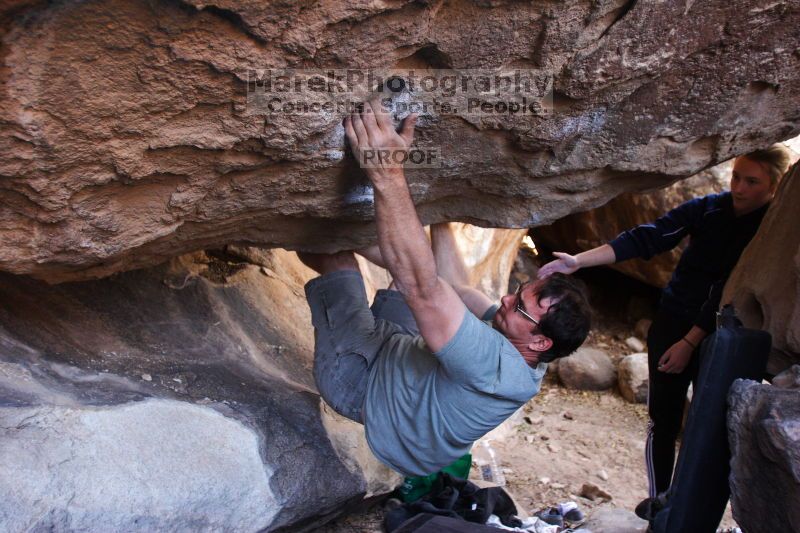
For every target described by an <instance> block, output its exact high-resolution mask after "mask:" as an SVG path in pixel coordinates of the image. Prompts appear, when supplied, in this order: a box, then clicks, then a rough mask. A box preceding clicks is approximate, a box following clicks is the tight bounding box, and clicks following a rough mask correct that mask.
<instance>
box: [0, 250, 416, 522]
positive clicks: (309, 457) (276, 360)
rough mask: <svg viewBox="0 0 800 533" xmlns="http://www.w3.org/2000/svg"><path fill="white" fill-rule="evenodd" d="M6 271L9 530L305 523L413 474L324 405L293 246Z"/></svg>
mask: <svg viewBox="0 0 800 533" xmlns="http://www.w3.org/2000/svg"><path fill="white" fill-rule="evenodd" d="M262 260H263V261H264V265H253V264H250V263H245V262H243V261H241V259H236V257H235V256H233V255H230V254H228V255H223V253H222V252H217V253H215V255H214V256H211V255H206V254H195V255H193V256H184V257H181V258H180V259H176V260H173V261H172V262H171V263H169V264H165V265H163V266H160V267H157V268H153V269H148V270H140V271H135V272H128V273H124V274H120V275H117V276H114V277H112V278H107V279H103V280H98V281H89V282H80V283H67V284H62V285H60V286H58V287H57V288H56V287H52V286H50V285H47V284H46V283H43V282H40V281H35V280H32V279H30V278H25V277H18V276H13V275H10V274H2V275H0V302H1V303H0V473H1V475H0V529H2V530H3V531H22V530H45V529H47V530H51V529H53V530H57V531H64V530H105V531H122V530H125V531H154V530H177V529H185V528H187V527H188V528H191V529H198V530H222V529H224V530H231V531H261V530H264V531H273V530H277V529H280V528H285V527H289V526H291V527H292V530H293V531H294V530H298V531H299V530H303V529H304V528H305V527H311V526H312V525H314V524H319V523H321V522H324V521H325V520H327V519H328V518H330V517H332V516H335V515H337V514H339V513H340V512H342V511H343V510H346V509H347V508H348V507H350V506H352V505H355V504H357V503H358V502H360V501H361V500H362V499H363V498H365V497H368V496H371V495H375V494H383V493H385V492H387V491H389V490H391V489H392V488H394V487H395V486H396V485H397V484H399V482H400V480H401V478H400V476H399V475H398V474H396V473H393V472H392V471H390V470H389V469H388V468H387V467H385V466H383V465H381V464H380V463H379V462H378V461H377V459H375V458H374V457H373V456H372V454H371V453H370V451H369V448H368V446H367V445H366V441H365V439H364V432H363V428H362V426H360V425H359V424H355V423H353V422H350V421H348V420H345V419H342V418H341V417H338V416H337V415H335V414H334V413H332V412H331V411H330V410H329V409H328V408H326V406H325V405H324V403H323V402H322V401H321V400H320V397H319V395H318V394H317V392H316V390H315V386H314V381H313V378H312V376H311V372H310V368H311V357H312V353H313V344H312V343H313V334H312V332H311V327H310V316H309V311H308V306H307V305H306V304H305V302H304V301H303V298H302V285H303V282H304V281H305V280H307V279H308V278H309V277H310V276H311V275H312V273H311V272H310V271H309V270H307V269H305V267H303V266H302V265H301V264H300V263H299V261H297V260H296V258H295V257H294V254H289V253H288V252H283V251H272V252H269V253H267V254H263V255H262Z"/></svg>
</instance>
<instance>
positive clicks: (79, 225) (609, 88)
mask: <svg viewBox="0 0 800 533" xmlns="http://www.w3.org/2000/svg"><path fill="white" fill-rule="evenodd" d="M0 20H2V22H3V24H2V29H0V37H1V38H2V44H0V61H2V66H0V79H2V87H3V89H2V98H1V99H0V154H1V155H0V269H2V270H5V271H10V272H13V273H27V274H32V275H35V276H36V277H38V278H42V279H47V280H49V281H51V282H58V281H64V280H74V279H83V278H89V277H98V276H105V275H108V274H111V273H114V272H118V271H123V270H129V269H132V268H137V267H142V266H147V265H153V264H156V263H159V262H162V261H163V260H164V259H166V258H169V257H174V256H177V255H179V254H182V253H185V252H189V251H194V250H200V249H207V248H213V247H218V246H221V245H224V244H230V243H239V244H259V245H264V246H267V247H270V246H290V247H298V248H305V249H315V250H319V251H323V250H327V251H332V250H334V249H342V248H346V247H353V246H354V245H364V244H366V243H367V242H368V241H371V240H372V239H374V228H373V227H372V225H371V223H370V221H371V219H372V200H371V191H370V189H369V187H368V186H366V184H365V183H364V181H363V178H362V177H361V176H360V175H359V173H358V172H356V171H355V167H354V163H353V162H352V160H351V159H349V158H346V157H345V156H344V153H345V152H344V136H343V135H344V134H343V129H342V126H341V118H342V117H341V116H340V115H338V114H336V113H333V114H307V115H284V114H280V115H279V114H271V115H267V116H264V115H260V114H253V113H249V112H248V110H247V108H246V105H245V102H246V95H247V87H248V85H247V80H248V74H250V73H252V72H254V71H255V69H268V68H284V67H290V68H331V67H338V68H356V69H358V68H366V67H375V66H380V67H382V68H386V69H388V70H389V71H392V70H396V69H407V68H417V69H427V68H439V69H454V70H456V71H458V72H461V73H464V72H466V71H467V70H468V69H476V68H482V69H500V68H505V69H509V68H537V69H545V70H547V71H549V72H551V73H552V75H553V106H552V113H550V114H548V115H546V116H530V115H527V116H523V115H515V116H509V115H483V116H475V115H466V114H461V115H440V114H437V113H436V112H435V111H432V112H430V113H427V114H425V115H423V116H422V117H421V120H420V123H419V125H418V134H417V139H418V143H419V145H420V146H423V147H434V148H435V147H441V150H442V158H441V160H442V162H443V166H442V168H438V169H435V170H414V171H411V172H409V176H408V177H409V180H410V183H411V188H412V193H413V195H414V199H415V201H416V202H417V204H418V206H419V209H420V213H421V216H422V218H423V220H424V221H426V222H431V221H437V220H464V221H470V222H476V223H479V224H482V225H492V226H504V227H531V226H537V225H540V224H545V223H549V222H552V221H554V220H556V219H558V218H561V217H563V216H565V215H567V214H569V213H573V212H578V211H583V210H586V209H589V208H592V207H595V206H597V205H600V204H603V203H605V202H606V201H608V200H609V199H610V198H612V197H614V196H617V195H618V194H620V193H623V192H630V191H640V190H645V189H652V188H654V187H657V186H661V185H664V184H667V183H670V182H672V181H674V180H676V179H679V178H683V177H686V176H689V175H692V174H694V173H696V172H698V171H700V170H702V169H703V168H706V167H708V166H711V165H714V164H716V163H718V162H720V161H723V160H726V159H728V158H730V157H731V156H733V155H737V154H740V153H744V152H747V151H750V150H752V149H754V148H756V147H760V146H763V145H765V144H769V143H771V142H775V141H778V140H782V139H786V138H789V137H792V136H794V135H796V134H797V133H798V131H800V125H799V124H798V116H800V113H799V112H800V101H798V99H797V98H796V95H797V94H798V92H800V68H798V66H799V65H800V57H799V56H798V55H797V54H796V53H795V48H796V43H797V42H798V34H797V31H798V30H797V28H798V27H800V9H798V6H797V4H796V3H793V2H769V1H766V0H734V1H730V0H724V1H723V0H711V1H707V2H635V1H629V0H610V1H606V2H586V1H582V0H581V1H579V0H572V1H569V2H530V3H519V2H510V1H506V0H500V1H496V2H488V3H487V2H483V3H478V4H475V3H469V2H467V3H465V2H445V1H443V0H432V1H425V2H420V1H412V0H390V1H387V2H365V1H361V0H339V1H335V2H328V3H325V4H324V5H319V4H314V5H313V7H312V5H311V3H310V2H307V1H304V2H281V3H277V4H275V3H263V2H253V1H247V2H233V1H230V0H214V1H212V2H208V1H206V0H203V1H199V0H185V1H182V2H166V1H155V2H144V1H127V0H105V1H103V0H95V1H88V2H59V3H49V2H39V1H34V0H12V1H11V2H5V3H3V5H2V8H0Z"/></svg>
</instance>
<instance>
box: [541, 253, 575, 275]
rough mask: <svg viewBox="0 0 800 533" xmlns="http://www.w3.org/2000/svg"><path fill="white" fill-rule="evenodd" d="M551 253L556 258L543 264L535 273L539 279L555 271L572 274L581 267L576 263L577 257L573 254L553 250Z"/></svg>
mask: <svg viewBox="0 0 800 533" xmlns="http://www.w3.org/2000/svg"><path fill="white" fill-rule="evenodd" d="M553 255H554V256H555V257H556V259H554V260H553V261H550V262H549V263H547V264H546V265H544V266H543V267H542V268H540V269H539V272H538V273H537V274H536V275H537V277H538V278H539V279H544V278H546V277H548V276H550V275H552V274H555V273H556V272H561V273H562V274H572V273H573V272H576V271H577V270H578V269H580V268H581V266H580V264H579V263H578V258H577V257H575V256H574V255H569V254H565V253H563V252H553Z"/></svg>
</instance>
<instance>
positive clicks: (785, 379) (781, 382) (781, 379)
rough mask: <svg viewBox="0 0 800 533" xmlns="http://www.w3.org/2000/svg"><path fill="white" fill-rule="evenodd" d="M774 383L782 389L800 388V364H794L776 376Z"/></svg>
mask: <svg viewBox="0 0 800 533" xmlns="http://www.w3.org/2000/svg"><path fill="white" fill-rule="evenodd" d="M772 384H773V385H775V386H776V387H780V388H781V389H800V365H792V366H791V368H787V369H786V370H784V371H783V372H781V373H780V374H778V375H777V376H775V377H774V378H773V379H772Z"/></svg>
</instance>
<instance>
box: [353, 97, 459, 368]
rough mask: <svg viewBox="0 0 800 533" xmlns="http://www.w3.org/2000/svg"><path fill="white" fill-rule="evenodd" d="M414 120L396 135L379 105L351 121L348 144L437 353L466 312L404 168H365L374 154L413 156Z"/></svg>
mask: <svg viewBox="0 0 800 533" xmlns="http://www.w3.org/2000/svg"><path fill="white" fill-rule="evenodd" d="M415 121H416V116H414V115H412V116H410V117H407V118H406V119H405V120H404V121H403V125H402V128H401V130H400V132H399V133H398V132H396V131H395V129H394V126H393V124H392V122H391V119H390V118H389V115H388V113H387V112H386V111H384V110H383V108H382V107H381V104H380V103H379V102H378V101H373V102H367V103H365V104H364V111H363V113H354V114H352V115H350V116H349V117H347V118H346V119H345V131H346V133H347V138H348V141H349V142H350V145H351V147H352V148H353V151H354V153H355V154H356V157H357V158H358V159H359V162H360V163H362V166H363V167H364V170H365V172H366V173H367V176H368V177H369V178H370V180H371V181H372V184H373V187H374V190H375V219H376V224H377V227H378V245H379V247H380V251H381V256H382V257H383V260H384V262H385V263H386V267H387V268H388V270H389V272H390V273H391V274H392V277H393V278H394V282H395V284H396V285H397V288H398V290H399V291H400V292H401V293H402V294H403V297H404V298H405V300H406V303H408V306H409V307H410V308H411V312H412V314H413V315H414V319H415V320H416V322H417V326H419V329H420V334H421V335H422V337H423V339H424V340H425V343H426V344H427V345H428V347H429V348H430V349H431V350H432V351H434V352H436V351H438V350H440V349H441V348H443V347H444V346H445V345H446V344H447V342H448V341H449V340H450V339H451V338H452V337H453V336H454V335H455V334H456V332H457V331H458V328H459V326H460V325H461V322H462V320H463V318H464V313H465V312H466V308H465V307H464V304H463V303H462V302H461V299H460V298H459V297H458V294H457V293H456V292H455V290H453V288H452V287H451V286H450V285H449V284H448V283H447V282H445V281H444V280H443V279H441V278H440V277H439V275H438V272H437V269H436V262H435V261H434V257H433V251H432V250H431V247H430V243H429V241H428V237H427V236H426V235H425V230H424V228H423V227H422V224H421V223H420V220H419V217H418V216H417V211H416V208H415V207H414V203H413V202H412V200H411V193H410V192H409V190H408V184H407V183H406V179H405V174H404V172H403V168H402V166H399V167H398V166H396V165H392V164H391V160H392V158H386V159H385V160H384V162H381V161H378V162H373V164H371V165H365V164H364V163H363V161H364V157H363V155H364V154H365V153H366V152H367V151H369V150H378V149H381V150H407V149H408V147H409V146H410V144H411V141H412V140H413V136H414V122H415Z"/></svg>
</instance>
